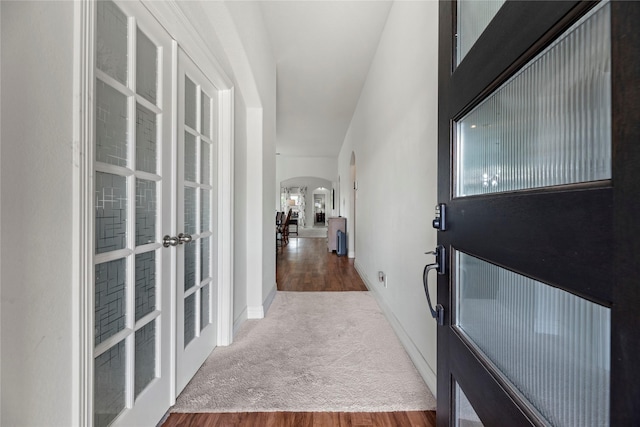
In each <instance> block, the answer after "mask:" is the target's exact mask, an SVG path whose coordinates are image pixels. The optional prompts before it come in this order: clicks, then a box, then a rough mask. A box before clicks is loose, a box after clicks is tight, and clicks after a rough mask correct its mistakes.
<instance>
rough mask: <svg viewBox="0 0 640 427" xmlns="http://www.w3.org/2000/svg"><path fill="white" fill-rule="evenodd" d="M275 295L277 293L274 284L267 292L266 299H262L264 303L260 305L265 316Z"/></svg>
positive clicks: (276, 287)
mask: <svg viewBox="0 0 640 427" xmlns="http://www.w3.org/2000/svg"><path fill="white" fill-rule="evenodd" d="M277 293H278V285H277V284H276V283H274V284H273V287H272V288H271V290H270V291H269V294H268V295H267V297H266V298H265V299H264V302H263V303H262V306H263V307H264V313H265V315H266V314H267V313H268V312H269V309H270V308H271V304H272V303H273V300H274V299H275V297H276V294H277Z"/></svg>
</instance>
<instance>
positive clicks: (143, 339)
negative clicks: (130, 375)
mask: <svg viewBox="0 0 640 427" xmlns="http://www.w3.org/2000/svg"><path fill="white" fill-rule="evenodd" d="M135 341H136V351H135V353H136V354H135V358H136V360H135V378H134V382H135V388H134V390H135V397H136V398H137V397H138V395H139V394H140V393H141V392H142V391H143V390H144V389H145V387H146V386H148V385H149V383H150V382H151V381H152V380H153V379H154V378H155V377H156V322H155V321H153V322H150V323H148V324H147V325H146V326H144V327H142V328H140V329H139V330H137V331H136V337H135Z"/></svg>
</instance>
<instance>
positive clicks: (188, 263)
mask: <svg viewBox="0 0 640 427" xmlns="http://www.w3.org/2000/svg"><path fill="white" fill-rule="evenodd" d="M196 284H197V283H196V244H195V243H194V242H191V243H186V244H184V290H185V291H186V290H188V289H191V288H192V287H194V286H195V285H196Z"/></svg>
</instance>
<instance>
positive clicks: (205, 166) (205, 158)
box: [200, 141, 211, 185]
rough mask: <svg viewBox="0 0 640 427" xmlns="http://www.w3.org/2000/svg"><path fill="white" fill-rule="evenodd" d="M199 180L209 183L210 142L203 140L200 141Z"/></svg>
mask: <svg viewBox="0 0 640 427" xmlns="http://www.w3.org/2000/svg"><path fill="white" fill-rule="evenodd" d="M200 150H201V157H200V176H201V178H200V182H201V183H203V184H207V185H210V184H211V144H209V143H208V142H205V141H201V142H200Z"/></svg>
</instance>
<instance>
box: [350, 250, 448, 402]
mask: <svg viewBox="0 0 640 427" xmlns="http://www.w3.org/2000/svg"><path fill="white" fill-rule="evenodd" d="M354 267H355V268H356V271H357V272H358V274H360V277H361V278H362V280H363V282H364V284H365V286H366V287H367V289H369V291H370V292H371V293H372V294H373V296H374V298H375V299H376V301H377V302H378V305H379V306H380V308H381V309H382V311H383V313H384V315H385V317H386V318H387V320H388V321H389V324H390V325H391V327H392V328H393V330H394V332H395V333H396V335H397V336H398V339H399V340H400V343H401V344H402V346H403V347H404V349H405V351H406V352H407V354H408V355H409V358H410V359H411V361H412V362H413V364H414V366H415V367H416V369H417V370H418V373H420V376H421V377H422V379H423V380H424V382H425V384H426V385H427V387H428V388H429V390H430V391H431V393H432V394H433V396H434V397H436V398H437V397H438V396H437V391H438V387H437V375H436V373H435V372H434V371H433V369H431V366H429V364H428V363H427V361H426V360H425V358H424V356H422V353H420V350H418V347H417V346H416V345H415V343H414V342H413V340H412V339H411V337H410V336H409V334H407V331H406V330H405V329H404V328H403V327H402V324H401V323H400V321H399V320H398V319H397V318H396V316H395V314H394V313H393V311H392V310H391V308H390V307H389V306H388V305H387V303H386V302H385V301H384V299H383V298H382V295H380V292H378V290H377V289H376V287H375V286H373V285H372V284H371V283H370V282H369V280H368V278H367V275H366V274H364V271H363V270H362V268H361V267H360V265H359V263H358V261H356V262H355V263H354Z"/></svg>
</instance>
